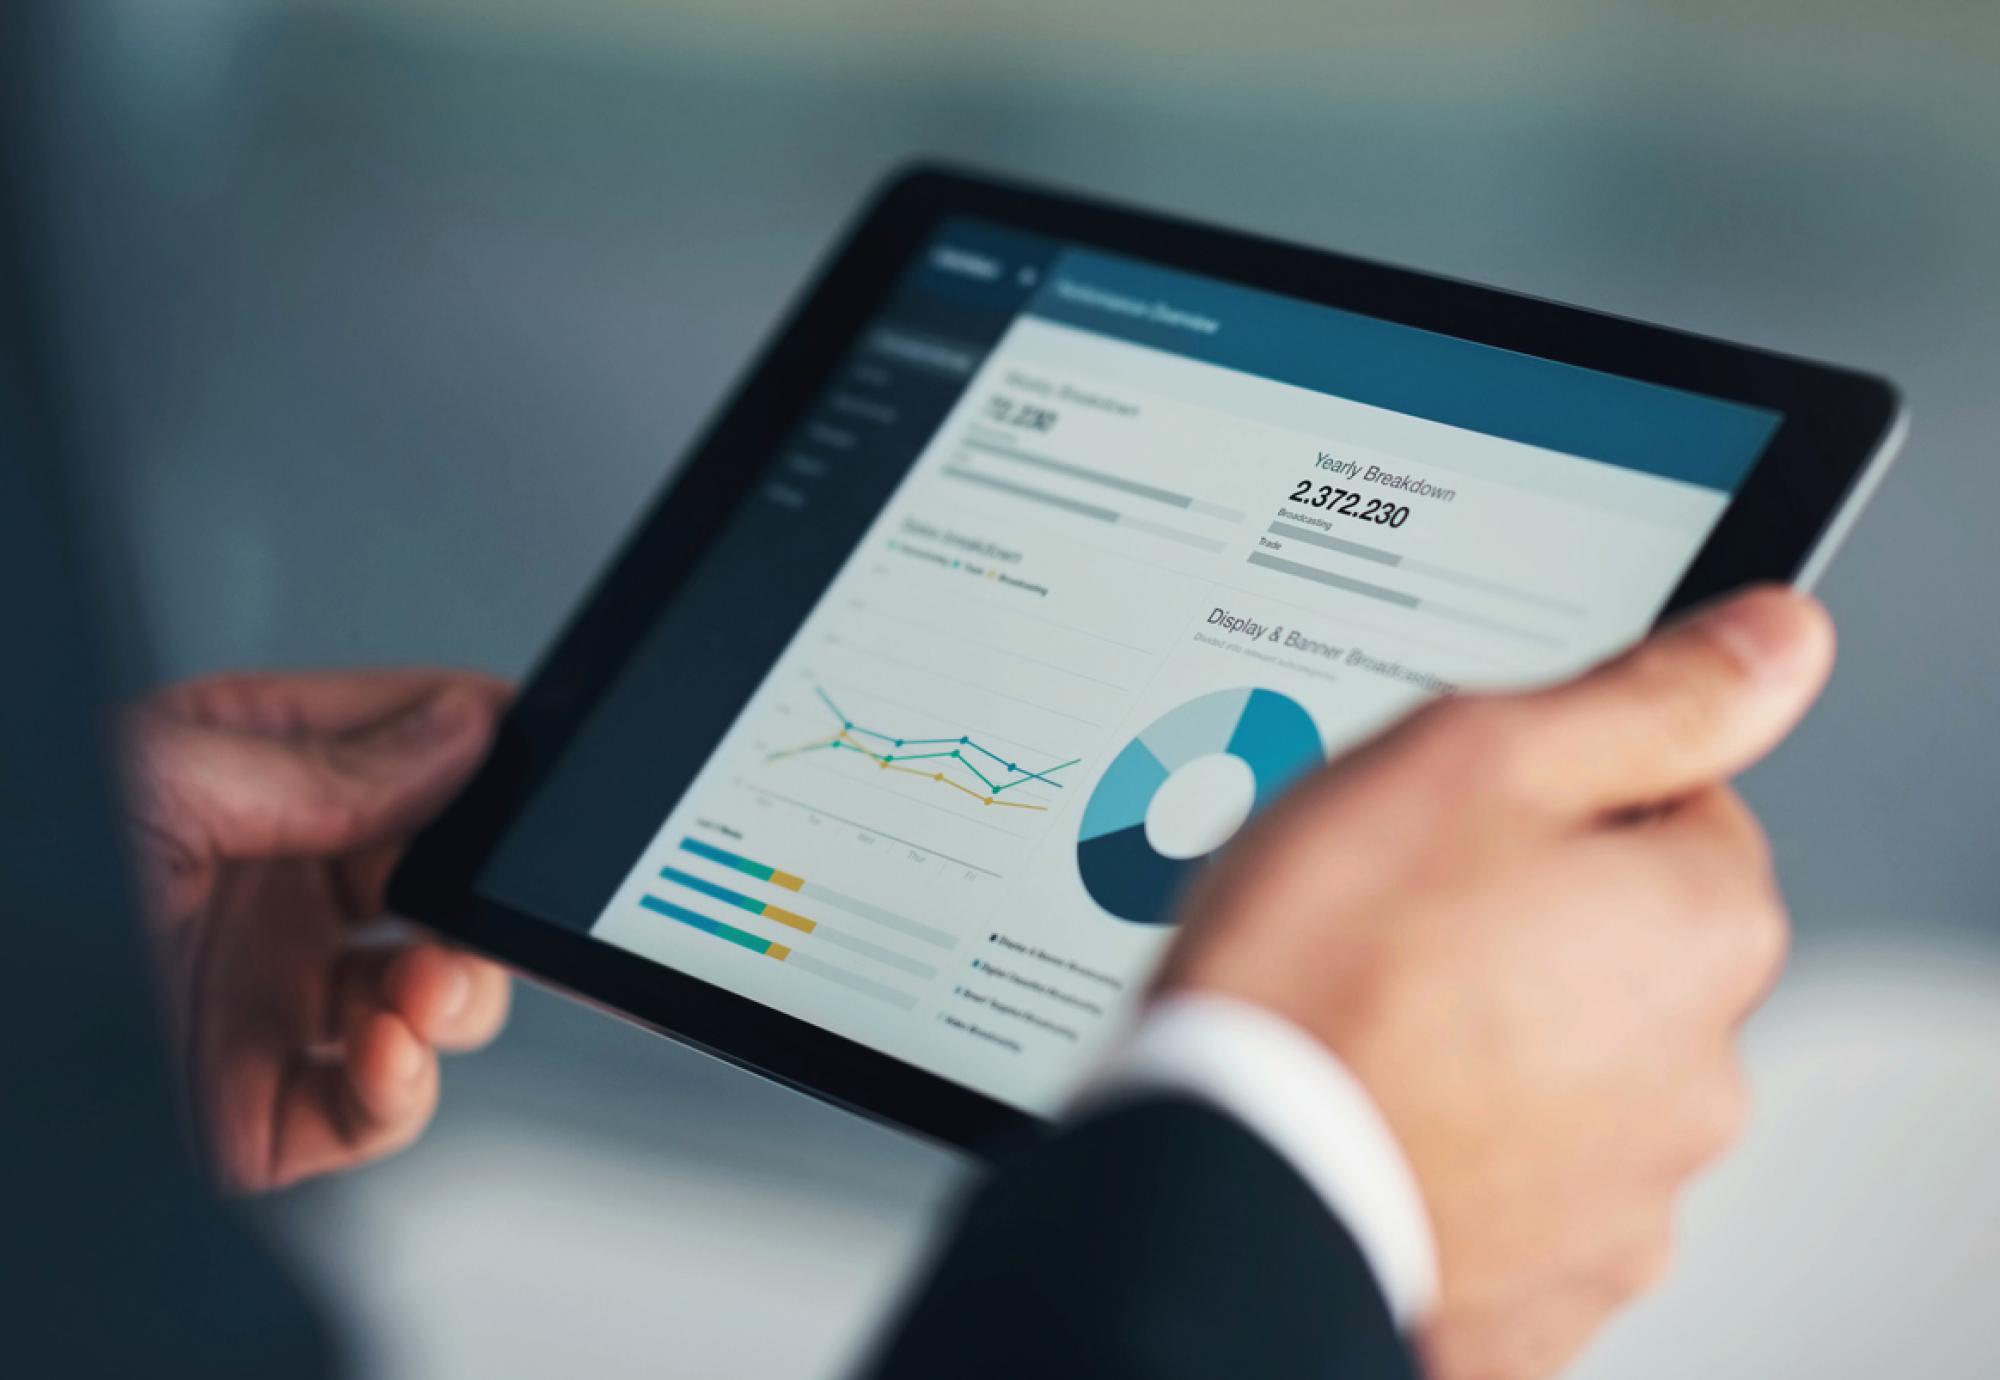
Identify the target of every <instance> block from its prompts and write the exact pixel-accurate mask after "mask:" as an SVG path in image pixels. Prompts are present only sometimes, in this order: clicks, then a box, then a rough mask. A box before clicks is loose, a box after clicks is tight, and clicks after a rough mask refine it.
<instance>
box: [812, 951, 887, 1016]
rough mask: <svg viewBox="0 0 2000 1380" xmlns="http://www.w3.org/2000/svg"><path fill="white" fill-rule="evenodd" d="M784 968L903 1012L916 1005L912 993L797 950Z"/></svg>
mask: <svg viewBox="0 0 2000 1380" xmlns="http://www.w3.org/2000/svg"><path fill="white" fill-rule="evenodd" d="M785 966H786V967H787V968H796V969H798V970H799V971H800V972H802V973H811V974H812V975H813V976H814V977H816V978H825V979H826V980H827V981H828V982H837V983H839V984H840V985H841V986H842V987H847V988H851V989H853V990H854V991H856V992H863V993H866V994H867V995H868V996H871V997H875V998H877V999H878V1000H881V1001H886V1002H888V1003H889V1004H890V1005H891V1006H900V1007H902V1008H903V1010H905V1011H908V1010H910V1009H911V1008H912V1007H914V1006H915V1005H916V1004H917V998H916V995H915V994H914V993H911V992H905V991H903V990H902V989H901V988H897V987H891V986H890V985H889V984H888V983H886V982H876V981H874V980H873V979H871V978H865V977H862V976H861V975H860V974H859V973H850V972H848V971H847V969H845V968H837V967H835V966H834V965H833V964H831V963H821V962H820V961H819V960H818V959H816V958H814V957H813V956H812V955H811V954H802V953H800V952H799V951H798V950H797V949H793V950H792V951H791V953H790V954H789V955H787V956H786V958H785Z"/></svg>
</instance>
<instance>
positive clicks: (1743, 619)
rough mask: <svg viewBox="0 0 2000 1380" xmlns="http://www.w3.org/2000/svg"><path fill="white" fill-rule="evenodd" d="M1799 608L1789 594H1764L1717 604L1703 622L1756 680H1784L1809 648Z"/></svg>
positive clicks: (1800, 604)
mask: <svg viewBox="0 0 2000 1380" xmlns="http://www.w3.org/2000/svg"><path fill="white" fill-rule="evenodd" d="M1803 607H1804V600H1802V599H1801V598H1800V597H1799V596H1797V595H1795V594H1792V593H1790V592H1789V591H1785V592H1782V593H1781V592H1778V591H1764V592H1759V593H1756V594H1749V595H1744V596H1741V597H1739V598H1735V599H1731V600H1729V601H1728V602H1727V603H1724V604H1720V605H1718V606H1716V607H1715V608H1713V609H1711V610H1709V611H1708V612H1707V613H1706V614H1704V615H1703V621H1704V622H1706V623H1707V625H1708V627H1709V630H1710V631H1712V632H1713V633H1714V634H1715V636H1716V638H1717V640H1718V641H1720V642H1721V643H1723V645H1724V646H1726V647H1728V648H1729V650H1730V651H1732V652H1733V653H1735V655H1736V657H1737V659H1738V660H1739V661H1741V662H1742V663H1743V667H1744V669H1745V670H1747V671H1749V672H1750V673H1751V675H1752V676H1754V677H1755V678H1756V679H1758V680H1784V679H1787V678H1788V677H1789V676H1790V674H1791V673H1792V672H1793V671H1794V670H1796V669H1797V668H1798V665H1799V662H1800V660H1801V658H1802V657H1803V656H1804V654H1805V653H1806V651H1807V650H1808V649H1809V647H1810V645H1811V641H1810V639H1809V638H1808V637H1807V635H1806V633H1807V623H1806V620H1805V619H1804V618H1803V617H1802V612H1803Z"/></svg>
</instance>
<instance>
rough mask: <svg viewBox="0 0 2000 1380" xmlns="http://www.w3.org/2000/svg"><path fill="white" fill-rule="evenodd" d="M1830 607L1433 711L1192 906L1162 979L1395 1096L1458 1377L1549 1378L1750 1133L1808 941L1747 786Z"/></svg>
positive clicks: (1659, 1251)
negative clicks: (1788, 971)
mask: <svg viewBox="0 0 2000 1380" xmlns="http://www.w3.org/2000/svg"><path fill="white" fill-rule="evenodd" d="M1832 658H1833V638H1832V631H1831V625H1830V623H1829V622H1828V620H1827V618H1826V616H1825V614H1824V613H1823V612H1822V611H1821V610H1820V608H1819V606H1818V605H1816V604H1814V603H1812V602H1811V601H1809V600H1807V599H1805V598H1804V597H1802V596H1799V595H1795V594H1792V593H1789V592H1785V591H1779V590H1760V591H1756V592H1753V593H1750V594H1747V595H1743V596H1741V597H1739V598H1736V599H1734V600H1731V601H1730V602H1728V603H1725V604H1722V605H1720V606H1718V607H1716V608H1714V609H1712V610H1710V611H1708V612H1706V613H1703V614H1701V615H1699V616H1696V617H1694V618H1691V619H1689V620H1687V621H1685V622H1683V623H1681V624H1679V625H1678V626H1676V627H1674V628H1671V629H1669V630H1667V631H1664V632H1662V633H1660V634H1659V635H1657V636H1656V637H1654V638H1653V639H1651V640H1650V641H1648V642H1646V643H1645V644H1643V645H1642V646H1640V647H1639V648H1638V649H1637V650H1635V651H1633V652H1631V653H1630V654H1628V655H1626V656H1624V657H1622V658H1620V659H1619V660H1617V661H1615V662H1612V663H1610V664H1608V665H1606V666H1604V667H1602V668H1600V669H1599V670H1597V671H1595V672H1592V673H1591V674H1589V675H1587V676H1584V677H1583V678H1581V679H1579V680H1577V681H1574V682H1571V683H1569V684H1567V685H1564V686H1560V687H1558V688H1555V689H1552V690H1548V691H1545V692H1542V693H1538V694H1524V695H1512V696H1494V697H1487V698H1465V699H1459V700H1453V701H1448V702H1444V703H1441V704H1439V705H1436V706H1434V707H1432V708H1430V709H1428V710H1426V711H1424V712H1423V713H1420V714H1418V715H1416V716H1414V717H1413V718H1412V719H1410V720H1409V721H1407V722H1406V723H1405V724H1404V725H1402V726H1401V727H1399V728H1396V729H1394V730H1392V731H1391V732H1389V733H1388V734H1386V735H1384V736H1383V737H1382V738H1380V739H1378V740H1376V741H1375V742H1374V743H1372V744H1370V745H1369V746H1367V747H1365V748H1363V749H1362V750H1361V751H1359V752H1357V753H1356V754H1355V755H1353V756H1352V757H1351V758H1349V759H1348V760H1346V761H1345V762H1344V763H1343V764H1342V765H1340V766H1339V767H1337V768H1336V769H1335V770H1333V771H1331V772H1328V773H1326V774H1325V775H1324V776H1322V777H1321V778H1319V779H1317V780H1315V781H1313V782H1310V783H1308V784H1307V785H1305V786H1304V787H1303V788H1302V789H1301V790H1299V791H1298V792H1297V793H1295V795H1294V796H1293V797H1292V798H1291V799H1289V800H1288V801H1287V802H1285V803H1283V804H1281V805H1280V806H1279V807H1278V808H1277V809H1275V810H1273V811H1272V812H1271V813H1270V814H1269V815H1267V816H1266V817H1265V818H1264V819H1262V820H1261V821H1259V823H1258V825H1257V826H1256V827H1255V828H1254V829H1253V830H1252V831H1251V832H1250V833H1249V834H1248V835H1246V837H1245V838H1244V839H1243V840H1242V841H1241V842H1240V843H1239V844H1238V845H1237V846H1236V847H1235V848H1234V849H1232V850H1231V852H1230V853H1229V854H1227V855H1226V856H1225V858H1224V860H1222V861H1221V862H1220V863H1219V864H1218V865H1217V867H1216V869H1215V870H1214V871H1213V872H1211V873H1210V874H1209V876H1208V877H1207V879H1206V880H1205V882H1204V884H1203V886H1202V887H1201V889H1200V891H1199V894H1198V895H1196V896H1194V897H1193V898H1191V903H1190V906H1189V908H1188V914H1189V915H1190V916H1191V917H1196V918H1194V919H1192V920H1191V921H1190V923H1189V925H1188V927H1187V929H1186V931H1185V933H1184V934H1183V935H1182V936H1181V939H1180V942H1179V945H1178V947H1177V949H1176V950H1175V952H1174V954H1173V955H1172V956H1171V957H1170V959H1169V962H1168V965H1167V968H1166V974H1165V977H1164V979H1163V982H1164V985H1165V986H1166V987H1167V988H1169V989H1174V990H1184V991H1209V992H1218V993H1223V994H1226V995H1230V996H1234V997H1238V998H1241V999H1244V1000H1247V1001H1250V1002H1254V1003H1256V1004H1258V1005H1260V1006H1263V1007H1265V1008H1267V1009H1269V1010H1272V1011H1275V1012H1277V1013H1278V1014H1280V1015H1282V1016H1285V1017H1287V1018H1288V1019H1290V1020H1291V1021H1293V1022H1295V1023H1296V1024H1298V1025H1299V1026H1301V1027H1303V1028H1304V1029H1306V1030H1308V1031H1310V1032H1312V1033H1313V1034H1315V1035H1316V1036H1318V1037H1319V1038H1320V1039H1321V1040H1323V1041H1324V1042H1325V1043H1326V1044H1327V1045H1328V1046H1329V1047H1330V1048H1332V1049H1333V1051H1334V1052H1335V1053H1336V1054H1338V1055H1339V1056H1340V1058H1341V1059H1342V1061H1343V1062H1344V1063H1345V1064H1346V1065H1347V1067H1348V1068H1349V1069H1351V1070H1352V1071H1353V1073H1354V1074H1355V1075H1356V1076H1357V1077H1358V1078H1359V1079H1360V1080H1361V1082H1362V1083H1363V1084H1364V1085H1365V1086H1366V1087H1367V1088H1368V1089H1369V1091H1370V1093H1371V1095H1372V1096H1373V1097H1374V1098H1375V1099H1376V1101H1377V1103H1378V1105H1379V1106H1380V1108H1381V1110H1382V1112H1383V1114H1384V1116H1385V1117H1386V1119H1387V1120H1388V1122H1389V1124H1390V1126H1391V1128H1392V1129H1393V1130H1394V1132H1395V1134H1396V1136H1397V1138H1398V1140H1399V1141H1400V1143H1401V1145H1402V1147H1403V1149H1404V1152H1405V1153H1406V1155H1407V1156H1408V1158H1409V1160H1410V1163H1411V1165H1412V1167H1413V1168H1414V1170H1415V1172H1416V1176H1417V1180H1418V1183H1419V1185H1420V1187H1421V1189H1422V1191H1423V1195H1424V1199H1425V1203H1426V1205H1427V1207H1428V1209H1429V1211H1430V1215H1431V1220H1432V1225H1433V1227H1434V1230H1435V1233H1436V1238H1437V1246H1438V1256H1439V1266H1440V1275H1441V1281H1440V1283H1441V1297H1440V1301H1439V1305H1438V1308H1437V1310H1436V1311H1435V1313H1434V1315H1433V1316H1432V1317H1431V1319H1430V1320H1429V1322H1428V1324H1427V1326H1426V1327H1425V1328H1424V1330H1423V1332H1422V1335H1421V1337H1420V1343H1421V1347H1422V1350H1423V1352H1424V1354H1425V1360H1426V1363H1427V1368H1428V1370H1429V1372H1430V1374H1431V1375H1432V1376H1433V1377H1437V1378H1438V1380H1461V1378H1466V1380H1470V1378H1472V1377H1478V1378H1479V1380H1489V1378H1493V1377H1510V1378H1511V1377H1527V1376H1539V1375H1545V1374H1547V1373H1549V1372H1550V1371H1552V1370H1554V1369H1555V1368H1556V1367H1558V1366H1559V1365H1560V1364H1561V1363H1562V1362H1564V1361H1565V1360H1567V1359H1568V1358H1569V1357H1570V1356H1571V1355H1573V1354H1574V1353H1575V1352H1576V1350H1577V1349H1578V1348H1580V1347H1581V1346H1582V1345H1583V1343H1584V1342H1585V1341H1586V1340H1587V1339H1588V1338H1589V1336H1590V1335H1591V1333H1592V1332H1593V1331H1594V1330H1595V1329H1596V1328H1597V1327H1598V1325H1599V1324H1600V1323H1602V1322H1603V1321H1604V1319H1605V1318H1606V1316H1607V1315H1608V1314H1609V1313H1610V1312H1611V1310H1612V1309H1613V1308H1614V1307H1615V1306H1617V1305H1618V1304H1619V1303H1621V1302H1623V1301H1624V1300H1626V1299H1627V1298H1629V1297H1630V1296H1632V1295H1633V1294H1635V1293H1637V1292H1638V1291H1640V1290H1642V1289H1644V1288H1645V1287H1646V1286H1648V1285H1649V1284H1650V1283H1651V1282H1652V1281H1653V1280H1654V1279H1655V1278H1656V1277H1657V1276H1658V1275H1659V1274H1660V1273H1661V1271H1662V1270H1663V1269H1664V1267H1665V1265H1666V1262H1667V1259H1668V1255H1669V1249H1670V1242H1671V1236H1672V1226H1673V1224H1672V1216H1673V1207H1674V1199H1675V1196H1676V1194H1677V1192H1678V1191H1679V1189H1680V1188H1681V1186H1682V1185H1683V1184H1684V1183H1685V1181H1686V1180H1687V1179H1688V1178H1689V1177H1691V1176H1692V1175H1693V1173H1694V1172H1695V1171H1696V1170H1697V1169H1698V1168H1699V1167H1700V1166H1702V1165H1703V1164H1704V1163H1705V1162H1707V1161H1708V1160H1710V1159H1711V1158H1712V1157H1714V1156H1715V1155H1716V1154H1718V1153H1719V1152H1720V1151H1721V1150H1722V1149H1723V1148H1724V1147H1725V1146H1726V1145H1727V1144H1728V1143H1729V1142H1730V1141H1731V1140H1732V1139H1733V1138H1734V1136H1735V1135H1736V1134H1737V1131H1738V1128H1739V1127H1740V1125H1741V1124H1742V1121H1743V1117H1744V1111H1745V1089H1744V1079H1743V1074H1742V1072H1741V1069H1740V1067H1739V1065H1738V1062H1737V1056H1736V1052H1735V1049H1734V1036H1735V1033H1736V1030H1737V1027H1738V1026H1739V1025H1740V1023H1741V1022H1742V1021H1743V1019H1744V1018H1745V1017H1746V1016H1747V1015H1748V1014H1749V1012H1750V1011H1751V1009H1752V1008H1753V1007H1754V1006H1756V1005H1757V1003H1758V1002H1759V1001H1760V1000H1761V998H1762V997H1763V995H1764V994H1765V992H1766V991H1767V990H1768V989H1769V988H1770V986H1771V984H1772V982H1773V981H1774V980H1775V978H1776V975H1777V972H1778V969H1779V967H1780V965H1781V963H1782V959H1783V954H1784V951H1785V947H1786V921H1785V916H1784V911H1783V908H1782V905H1781V902H1780V899H1779V896H1778V892H1777V888H1776V885H1775V883H1774V880H1773V877H1772V872H1771V867H1770V862H1769V858H1768V855H1767V851H1766V846H1765V842H1764V839H1763V836H1762V834H1761V832H1760V830H1759V828H1758V825H1757V822H1756V820H1755V819H1754V818H1753V817H1752V816H1751V814H1750V812H1749V810H1748V809H1746V808H1745V806H1744V804H1743V802H1742V801H1741V800H1740V799H1739V798H1738V797H1737V796H1736V794H1735V793H1734V792H1733V791H1731V790H1730V788H1729V787H1728V786H1727V785H1726V784H1724V783H1725V782H1726V781H1727V780H1728V778H1729V777H1730V776H1732V775H1733V774H1735V773H1736V772H1738V771H1740V770H1742V769H1743V768H1744V767H1746V766H1748V765H1750V763H1751V762H1753V761H1754V760H1756V759H1757V758H1758V757H1760V756H1762V755H1763V754H1764V753H1765V752H1766V751H1768V750H1769V749H1770V748H1771V747H1772V746H1773V745H1774V744H1775V743H1776V742H1778V740H1779V739H1780V738H1782V737H1783V736H1784V735H1785V734H1786V733H1787V732H1788V731H1789V730H1790V729H1791V727H1792V725H1793V724H1794V723H1795V722H1796V721H1797V720H1798V719H1799V717H1800V716H1801V715H1802V714H1803V713H1804V712H1805V710H1806V708H1807V706H1808V705H1809V704H1810V703H1811V702H1812V700H1813V698H1814V697H1815V696H1816V695H1817V693H1818V691H1819V688H1820V686H1821V685H1822V683H1823V682H1824V680H1825V678H1826V674H1827V671H1828V669H1829V668H1830V666H1831V664H1832Z"/></svg>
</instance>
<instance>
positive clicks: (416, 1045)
mask: <svg viewBox="0 0 2000 1380" xmlns="http://www.w3.org/2000/svg"><path fill="white" fill-rule="evenodd" d="M437 1099H438V1061H437V1055H436V1053H435V1052H434V1051H432V1050H431V1048H430V1047H429V1046H427V1045H426V1044H424V1042H423V1041H421V1040H419V1039H418V1038H417V1037H416V1034H415V1032H413V1031H412V1030H411V1029H410V1028H409V1026H408V1025H407V1024H406V1023H405V1022H404V1021H403V1019H402V1017H400V1016H397V1015H394V1014H392V1013H390V1012H387V1011H378V1012H375V1013H373V1014H371V1015H368V1016H365V1017H363V1018H361V1019H360V1020H358V1021H357V1022H355V1024H354V1025H353V1026H352V1027H350V1029H349V1031H348V1033H347V1041H346V1047H345V1050H344V1052H343V1054H342V1057H341V1058H340V1059H338V1060H337V1061H330V1062H310V1063H303V1064H301V1066H300V1067H298V1068H297V1069H296V1070H295V1071H294V1073H293V1075H292V1076H291V1077H290V1078H288V1079H287V1080H286V1081H285V1085H284V1090H283V1094H282V1096H281V1098H280V1100H279V1103H278V1105H277V1107H276V1109H275V1112H274V1116H275V1119H276V1120H275V1126H274V1135H273V1138H272V1142H271V1165H270V1171H269V1174H268V1177H267V1178H266V1180H265V1183H266V1185H267V1186H268V1187H271V1188H282V1187H284V1186H285V1185H287V1184H293V1183H297V1182H299V1181H300V1180H301V1179H309V1178H312V1177H313V1176H315V1175H318V1174H329V1173H335V1172H338V1171H340V1170H343V1169H349V1168H352V1167H354V1166H355V1165H358V1164H362V1163H364V1162H366V1161H368V1160H373V1159H378V1158H380V1157H381V1156H383V1155H388V1154H393V1153H394V1152H395V1151H397V1150H400V1149H402V1148H403V1147H404V1146H406V1145H408V1144H409V1143H410V1142H411V1141H413V1140H415V1139H416V1138H417V1137H418V1135H420V1134H421V1133H422V1132H423V1129H424V1126H425V1125H426V1124H427V1123H428V1122H429V1121H430V1119H431V1114H432V1113H433V1112H435V1111H436V1110H437Z"/></svg>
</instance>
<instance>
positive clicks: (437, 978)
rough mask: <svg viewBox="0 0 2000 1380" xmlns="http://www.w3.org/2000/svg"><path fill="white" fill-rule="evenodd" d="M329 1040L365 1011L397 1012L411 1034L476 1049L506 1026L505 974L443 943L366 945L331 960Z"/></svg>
mask: <svg viewBox="0 0 2000 1380" xmlns="http://www.w3.org/2000/svg"><path fill="white" fill-rule="evenodd" d="M331 987H332V996H331V998H330V1000H329V1002H328V1011H327V1017H328V1019H327V1031H328V1035H329V1038H332V1037H333V1036H334V1035H335V1034H336V1033H337V1032H339V1031H342V1030H346V1029H349V1028H351V1026H352V1024H353V1022H354V1021H355V1020H356V1019H358V1018H359V1017H361V1016H363V1015H366V1014H367V1013H370V1012H373V1011H379V1010H388V1011H392V1012H394V1013H395V1014H396V1015H398V1016H401V1017H402V1018H403V1020H404V1022H405V1023H406V1024H408V1026H409V1027H410V1029H411V1030H412V1031H413V1032H414V1033H415V1034H416V1036H417V1038H418V1039H420V1040H423V1041H425V1042H426V1043H427V1044H430V1045H432V1046H433V1047H435V1048H437V1049H439V1050H441V1051H443V1052H445V1053H449V1054H456V1053H463V1052H465V1051H467V1050H473V1049H478V1048H479V1047H480V1046H481V1045H484V1044H486V1043H488V1042H489V1041H491V1040H492V1039H493V1037H494V1036H496V1035H498V1034H499V1033H500V1027H501V1026H502V1025H504V1024H506V1020H507V1007H508V1004H509V1001H510V992H509V987H510V984H509V982H508V979H507V973H506V971H505V970H504V969H502V968H501V967H500V966H499V965H498V964H495V963H489V962H487V961H486V960H485V959H482V958H476V957H474V956H473V955H471V954H467V953H460V952H458V951H457V950H454V949H449V948H446V947H445V946H444V945H442V944H433V943H416V944H371V945H357V946H355V947H353V948H350V949H348V950H347V951H346V952H345V953H343V954H342V955H341V956H340V959H339V960H338V962H337V963H336V964H335V967H334V972H333V978H332V984H331Z"/></svg>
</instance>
